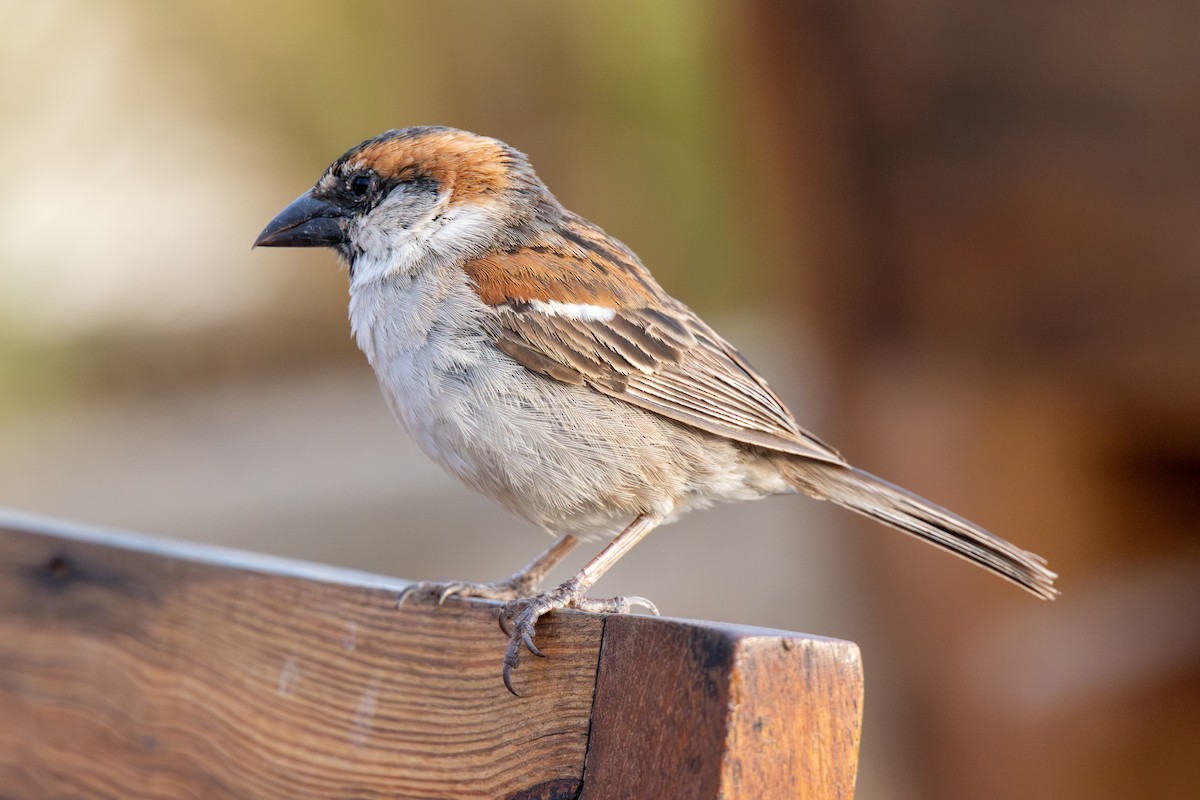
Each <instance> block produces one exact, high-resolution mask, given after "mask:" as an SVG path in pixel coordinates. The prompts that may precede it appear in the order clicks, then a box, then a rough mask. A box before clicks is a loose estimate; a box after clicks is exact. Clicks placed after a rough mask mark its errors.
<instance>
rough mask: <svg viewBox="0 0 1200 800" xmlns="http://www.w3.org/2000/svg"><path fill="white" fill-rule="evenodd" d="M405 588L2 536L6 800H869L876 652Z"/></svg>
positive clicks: (14, 530)
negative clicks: (863, 658)
mask: <svg viewBox="0 0 1200 800" xmlns="http://www.w3.org/2000/svg"><path fill="white" fill-rule="evenodd" d="M404 585H405V584H404V582H402V581H397V580H392V579H388V578H383V577H379V576H374V575H369V574H365V573H359V572H352V571H348V570H338V569H333V568H327V567H321V566H318V565H312V564H304V563H301V562H294V561H288V560H285V559H277V558H270V557H262V556H254V555H250V554H245V553H239V552H235V551H229V550H224V549H219V548H210V547H204V546H198V545H189V544H177V543H171V542H165V541H162V540H156V539H148V538H142V537H135V536H130V535H126V534H112V533H105V532H96V531H89V530H83V529H79V528H73V527H70V526H66V525H63V524H61V523H53V522H48V521H44V520H34V519H30V518H27V517H19V516H15V515H6V514H0V720H3V724H2V725H0V797H10V796H11V797H20V798H27V799H29V800H37V799H38V798H64V797H79V798H89V800H91V799H92V798H97V799H101V800H103V799H105V798H122V800H158V799H159V798H162V799H163V800H166V799H167V798H171V800H179V799H180V798H206V799H207V798H237V799H238V800H256V799H257V798H264V799H265V798H271V799H272V800H275V798H283V797H286V798H289V799H290V800H307V798H313V799H314V800H315V799H316V798H321V799H322V800H325V799H327V798H354V799H355V800H358V799H359V798H385V797H386V798H414V799H415V798H420V799H421V800H428V799H429V798H504V799H505V800H535V799H536V800H565V799H566V798H583V799H584V800H615V798H714V799H715V798H735V797H736V798H742V797H745V798H762V797H812V798H818V797H819V798H843V797H851V796H852V793H853V783H854V773H855V768H856V762H857V749H858V735H859V724H860V718H861V699H862V684H861V673H860V667H859V660H858V651H857V648H856V647H855V646H854V645H853V644H850V643H848V642H839V641H835V640H829V639H820V638H813V637H806V636H802V635H799V634H788V633H783V632H779V631H767V630H763V629H754V628H743V627H737V626H726V625H714V624H709V623H697V622H689V621H684V620H670V619H656V618H650V617H635V616H610V617H602V616H596V615H590V614H582V613H577V612H570V613H557V614H553V615H550V616H549V617H547V618H545V619H544V620H543V622H542V624H541V625H540V626H539V629H538V646H539V647H540V648H541V649H542V650H543V652H545V653H546V654H547V656H548V658H546V659H534V658H528V659H526V660H525V661H523V662H522V665H521V668H520V670H519V672H518V680H519V685H520V687H521V689H522V690H523V692H524V693H525V696H524V697H522V698H514V697H512V696H511V695H510V694H508V692H507V691H505V689H504V687H503V685H502V684H501V682H500V669H499V668H500V658H501V655H502V652H503V647H504V639H503V636H502V634H501V633H500V632H499V629H498V626H497V624H496V606H495V605H494V604H489V603H484V602H475V601H472V602H463V601H452V602H448V603H447V604H446V605H445V606H442V607H440V608H439V607H433V606H430V605H424V604H417V603H413V604H411V605H409V604H406V605H405V607H404V608H403V609H401V610H397V609H396V608H395V595H396V593H397V592H398V591H399V590H400V589H401V588H403V586H404Z"/></svg>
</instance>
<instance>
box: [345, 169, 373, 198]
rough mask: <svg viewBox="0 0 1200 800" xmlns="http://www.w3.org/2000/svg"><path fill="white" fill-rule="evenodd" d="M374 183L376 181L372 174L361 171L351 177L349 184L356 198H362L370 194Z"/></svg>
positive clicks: (351, 192)
mask: <svg viewBox="0 0 1200 800" xmlns="http://www.w3.org/2000/svg"><path fill="white" fill-rule="evenodd" d="M374 183H375V181H374V179H373V178H372V177H371V176H370V175H367V174H365V173H362V172H360V173H358V174H357V175H354V176H353V177H351V178H350V180H349V182H348V183H347V186H348V188H349V189H350V194H352V195H353V196H354V199H356V200H362V199H364V198H365V197H366V196H367V195H368V194H370V192H371V186H372V185H373V184H374Z"/></svg>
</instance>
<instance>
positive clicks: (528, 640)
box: [521, 630, 546, 658]
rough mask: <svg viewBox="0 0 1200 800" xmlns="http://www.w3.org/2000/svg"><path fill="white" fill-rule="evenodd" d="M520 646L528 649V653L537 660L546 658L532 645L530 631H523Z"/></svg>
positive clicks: (531, 632) (531, 633)
mask: <svg viewBox="0 0 1200 800" xmlns="http://www.w3.org/2000/svg"><path fill="white" fill-rule="evenodd" d="M521 644H523V645H525V647H526V648H528V650H529V652H531V653H533V654H534V655H535V656H537V657H538V658H545V657H546V654H545V653H543V652H542V651H541V650H538V649H537V646H536V645H534V643H533V631H532V630H528V631H525V632H524V633H522V634H521Z"/></svg>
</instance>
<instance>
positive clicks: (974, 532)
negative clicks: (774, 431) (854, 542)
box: [780, 458, 1058, 600]
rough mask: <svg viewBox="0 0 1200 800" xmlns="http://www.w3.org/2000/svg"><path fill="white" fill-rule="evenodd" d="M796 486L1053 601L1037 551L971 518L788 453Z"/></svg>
mask: <svg viewBox="0 0 1200 800" xmlns="http://www.w3.org/2000/svg"><path fill="white" fill-rule="evenodd" d="M780 466H781V467H782V468H783V471H784V476H785V477H786V478H787V480H788V482H790V483H791V484H792V485H793V486H795V487H796V488H797V489H798V490H799V491H801V492H803V493H805V494H808V495H812V496H813V497H816V498H818V499H821V500H831V501H833V502H834V503H837V504H838V505H840V506H845V507H846V508H849V509H851V510H852V511H857V512H858V513H860V514H865V515H866V516H868V517H871V518H872V519H876V520H879V521H880V522H883V523H886V524H887V525H891V526H892V527H893V528H899V529H900V530H902V531H904V532H905V533H908V534H912V535H913V536H916V537H918V538H920V539H924V540H925V541H927V542H929V543H930V544H934V545H937V546H938V547H941V548H942V549H944V550H949V551H950V552H951V553H954V554H955V555H956V556H961V557H962V558H965V559H967V560H968V561H972V562H974V563H976V564H978V565H979V566H981V567H983V568H985V569H988V570H991V571H992V572H994V573H996V574H997V575H999V576H1001V577H1003V578H1007V579H1008V580H1010V581H1012V582H1013V583H1015V584H1017V585H1018V586H1020V587H1022V588H1023V589H1026V590H1028V591H1030V592H1032V593H1033V594H1036V595H1037V596H1038V597H1041V598H1044V599H1046V600H1053V599H1054V597H1055V596H1056V595H1057V594H1058V590H1057V589H1055V588H1054V579H1055V578H1056V577H1058V576H1057V575H1056V574H1055V573H1053V572H1051V571H1050V570H1049V569H1047V568H1046V560H1045V559H1044V558H1042V557H1041V556H1039V555H1037V554H1035V553H1030V552H1028V551H1026V550H1022V549H1021V548H1019V547H1017V546H1016V545H1013V544H1011V543H1009V542H1006V541H1004V540H1003V539H1001V538H1000V537H999V536H997V535H995V534H994V533H991V532H989V531H986V530H984V529H983V528H981V527H979V526H978V525H976V524H975V523H973V522H971V521H970V520H966V519H963V518H962V517H960V516H958V515H957V514H955V513H954V512H952V511H948V510H947V509H944V508H942V507H941V506H939V505H935V504H933V503H931V502H929V501H928V500H926V499H925V498H923V497H918V496H917V495H915V494H913V493H912V492H909V491H907V490H905V489H901V488H900V487H899V486H896V485H895V484H892V483H888V482H887V481H885V480H883V479H882V478H877V477H876V476H874V475H872V474H871V473H869V472H864V471H862V470H861V469H857V468H855V467H851V466H849V465H846V466H844V467H842V466H838V465H836V464H830V463H827V462H821V461H811V460H808V459H802V458H790V459H787V460H786V461H784V462H783V463H781V464H780Z"/></svg>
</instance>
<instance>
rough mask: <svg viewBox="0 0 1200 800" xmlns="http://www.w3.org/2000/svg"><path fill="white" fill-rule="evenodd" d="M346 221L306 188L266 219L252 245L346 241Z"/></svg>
mask: <svg viewBox="0 0 1200 800" xmlns="http://www.w3.org/2000/svg"><path fill="white" fill-rule="evenodd" d="M347 221H348V220H347V218H346V216H345V213H344V212H343V211H342V209H340V208H338V207H337V206H335V205H333V204H332V203H326V202H325V201H324V200H318V199H317V198H316V197H313V194H312V192H311V191H308V192H305V193H304V194H302V195H300V196H299V197H297V198H296V199H295V200H293V201H292V203H291V205H289V206H288V207H287V208H285V209H284V210H283V211H280V212H279V213H278V214H277V215H276V216H275V219H273V220H271V221H270V222H268V223H267V227H265V228H263V230H262V233H260V234H259V235H258V238H257V239H255V240H254V246H255V247H337V246H338V245H342V244H346V243H347V242H348V241H349V239H348V238H347V236H346V223H347Z"/></svg>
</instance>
